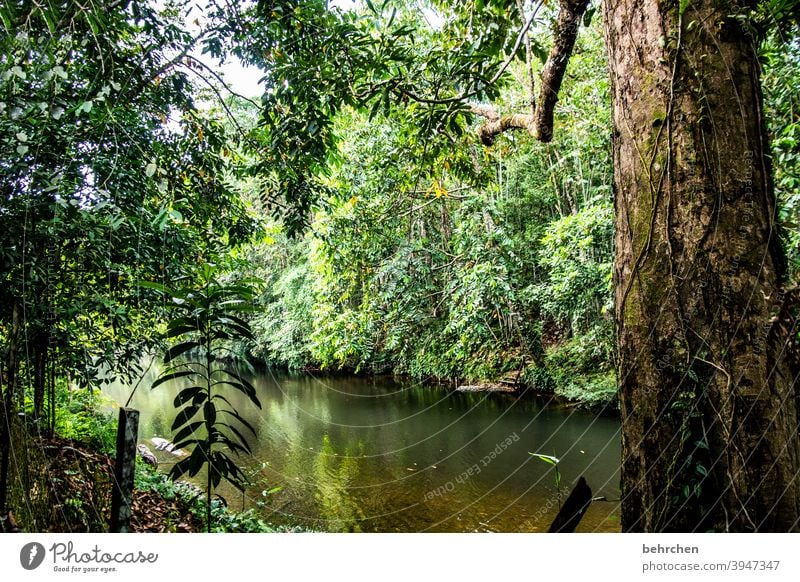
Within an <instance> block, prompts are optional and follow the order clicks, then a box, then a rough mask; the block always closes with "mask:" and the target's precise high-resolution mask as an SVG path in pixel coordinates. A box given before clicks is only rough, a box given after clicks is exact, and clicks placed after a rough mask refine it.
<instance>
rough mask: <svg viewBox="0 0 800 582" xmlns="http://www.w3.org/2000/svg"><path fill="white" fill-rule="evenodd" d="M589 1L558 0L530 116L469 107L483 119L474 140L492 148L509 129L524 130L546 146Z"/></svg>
mask: <svg viewBox="0 0 800 582" xmlns="http://www.w3.org/2000/svg"><path fill="white" fill-rule="evenodd" d="M588 5H589V0H560V1H559V12H558V20H557V21H556V30H555V39H554V40H553V47H552V48H551V49H550V54H549V55H548V56H547V62H546V63H545V65H544V68H543V69H542V74H541V81H540V84H539V86H540V89H539V99H538V103H537V104H536V107H535V109H534V111H533V113H532V114H528V115H525V114H518V113H515V114H510V115H500V113H498V112H497V111H496V110H495V109H493V108H492V107H490V106H487V105H476V104H470V108H469V109H470V112H471V113H473V114H474V115H478V116H480V117H485V118H486V120H487V121H486V123H484V124H483V125H481V126H480V127H479V128H478V137H480V139H481V142H483V143H484V144H485V145H492V144H493V143H494V140H495V139H496V138H497V136H498V135H499V134H501V133H503V132H505V131H508V130H511V129H524V130H526V131H527V132H528V133H530V134H531V135H532V136H533V137H534V138H536V139H538V140H539V141H541V142H544V143H547V142H549V141H551V140H552V139H553V112H554V110H555V106H556V102H557V101H558V92H559V90H560V89H561V83H562V81H563V80H564V73H565V72H566V70H567V64H568V63H569V58H570V56H572V50H573V49H574V48H575V40H576V39H577V38H578V27H579V26H580V23H581V19H582V18H583V14H584V13H585V12H586V8H587V6H588Z"/></svg>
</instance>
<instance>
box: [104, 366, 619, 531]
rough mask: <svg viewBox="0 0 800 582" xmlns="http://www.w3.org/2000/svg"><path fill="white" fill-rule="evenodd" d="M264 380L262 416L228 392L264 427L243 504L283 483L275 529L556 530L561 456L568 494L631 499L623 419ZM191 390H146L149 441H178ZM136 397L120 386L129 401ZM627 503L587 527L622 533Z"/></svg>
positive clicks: (530, 405)
mask: <svg viewBox="0 0 800 582" xmlns="http://www.w3.org/2000/svg"><path fill="white" fill-rule="evenodd" d="M153 373H154V374H155V373H156V371H155V370H154V371H153ZM143 384H144V385H148V383H147V380H145V382H144V383H143ZM253 385H254V386H255V387H256V390H257V391H258V395H259V398H260V399H261V402H262V405H263V407H262V409H261V410H259V409H258V408H256V407H255V406H253V405H252V404H251V403H250V402H249V401H248V400H247V399H246V398H245V397H243V396H242V397H239V395H238V394H236V393H232V394H230V395H228V398H229V399H230V400H231V402H232V403H233V405H234V406H236V407H237V408H238V409H239V412H240V413H241V414H242V416H244V417H245V418H246V419H247V420H248V421H249V422H250V423H251V424H252V425H253V426H254V427H255V428H256V431H257V433H258V436H257V442H254V443H252V444H253V447H252V448H253V455H252V457H251V458H241V459H240V462H241V464H243V465H245V466H247V469H248V474H249V475H251V476H252V481H253V486H252V487H251V488H250V489H248V491H247V492H246V495H245V496H244V499H243V500H242V503H243V504H244V506H245V507H254V506H256V505H257V502H259V501H261V502H263V501H264V499H265V497H264V496H263V495H262V492H263V491H265V490H267V489H270V488H272V487H275V486H280V487H281V490H280V491H279V492H277V493H274V494H272V495H269V496H267V497H266V499H267V500H269V503H268V504H267V505H266V506H264V507H263V508H262V511H263V512H264V513H265V517H266V518H267V519H268V520H269V521H272V522H273V523H291V524H301V525H305V526H308V527H311V528H315V529H321V530H326V531H544V530H546V529H547V526H548V525H549V523H550V521H551V520H552V519H553V517H554V516H555V513H556V512H557V510H558V503H559V496H558V492H557V490H556V485H555V480H554V478H553V471H552V467H550V466H548V465H547V464H545V463H543V462H541V461H539V460H537V459H536V458H534V457H532V456H530V455H529V454H528V453H529V452H537V453H545V454H550V455H554V456H557V457H559V458H560V459H561V461H560V465H559V469H560V471H561V474H562V476H563V484H564V486H566V487H569V486H570V485H571V483H572V482H574V481H575V480H577V478H578V477H579V476H581V475H583V476H584V477H585V478H586V480H587V481H588V482H589V484H590V486H591V487H592V489H593V490H594V495H595V496H603V497H606V498H607V499H609V500H617V499H618V498H619V489H618V481H619V475H618V468H619V454H620V451H619V428H620V427H619V422H618V421H617V420H615V419H613V418H607V417H597V416H595V415H592V414H588V413H585V412H581V411H577V410H574V409H569V408H557V407H546V406H543V404H542V403H541V402H538V401H536V400H534V399H531V398H525V397H523V398H518V397H515V396H510V395H506V394H479V393H467V394H465V393H457V392H453V391H452V390H449V389H442V388H436V387H431V386H424V385H421V384H419V383H414V382H410V381H409V382H398V381H396V380H394V379H392V378H372V379H364V378H353V377H345V378H343V377H337V378H330V377H325V378H314V377H310V376H275V375H273V374H272V373H271V372H266V373H264V374H262V375H260V376H259V377H257V378H254V379H253ZM179 387H180V386H179V385H177V383H176V385H173V386H163V387H159V388H157V389H156V390H154V391H149V390H145V389H142V388H140V389H139V391H137V394H135V395H134V399H133V403H132V405H133V406H134V407H136V408H138V409H139V410H140V411H141V420H140V422H141V426H140V439H142V440H143V439H147V438H152V437H154V436H161V437H166V438H168V437H169V436H170V435H169V434H166V433H165V429H167V428H168V427H169V426H171V424H172V421H173V419H174V416H175V411H174V409H173V406H172V400H173V398H174V396H175V394H176V392H177V390H178V389H179ZM128 393H129V390H128V389H127V388H126V387H123V386H119V385H117V386H112V387H111V388H110V394H111V396H112V397H114V398H115V399H117V401H121V402H124V401H125V400H126V399H127V397H128ZM162 461H164V462H168V461H170V459H169V457H168V456H167V457H164V456H162ZM221 493H222V494H223V496H226V497H227V498H228V499H229V500H231V499H239V498H240V497H239V496H238V495H236V494H235V493H234V491H232V490H226V489H224V488H223V489H222V490H221ZM616 509H617V504H616V503H615V502H597V503H594V504H593V505H592V507H591V508H590V510H589V513H588V514H587V516H586V517H585V518H584V520H583V521H582V523H581V526H580V530H581V531H616V530H618V529H619V524H618V519H617V513H616Z"/></svg>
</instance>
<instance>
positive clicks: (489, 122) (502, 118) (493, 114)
mask: <svg viewBox="0 0 800 582" xmlns="http://www.w3.org/2000/svg"><path fill="white" fill-rule="evenodd" d="M469 110H470V112H471V113H473V114H474V115H478V116H480V117H485V118H486V123H484V124H483V125H481V126H480V127H479V128H478V137H479V138H481V142H483V145H486V146H490V145H492V144H493V143H494V140H495V138H496V137H497V136H498V135H499V134H501V133H503V132H504V131H508V130H510V129H524V130H525V131H527V132H528V133H530V134H531V135H533V131H534V128H533V119H534V118H533V116H532V115H524V114H521V113H512V114H511V115H500V114H499V113H498V112H497V111H496V110H495V109H493V108H492V107H490V106H489V105H475V104H470V106H469Z"/></svg>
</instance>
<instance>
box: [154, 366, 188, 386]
mask: <svg viewBox="0 0 800 582" xmlns="http://www.w3.org/2000/svg"><path fill="white" fill-rule="evenodd" d="M194 374H196V372H195V371H194V370H182V371H180V372H174V373H172V374H167V375H166V376H161V377H159V378H158V379H157V380H156V381H155V382H153V383H152V384H151V385H150V389H151V390H152V389H154V388H157V387H158V386H161V385H162V384H164V383H165V382H169V381H171V380H177V379H178V378H185V377H186V376H193V375H194Z"/></svg>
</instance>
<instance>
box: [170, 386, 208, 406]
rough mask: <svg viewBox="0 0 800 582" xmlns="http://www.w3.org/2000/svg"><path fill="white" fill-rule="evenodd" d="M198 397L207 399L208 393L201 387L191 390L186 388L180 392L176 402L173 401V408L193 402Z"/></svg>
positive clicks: (194, 387)
mask: <svg viewBox="0 0 800 582" xmlns="http://www.w3.org/2000/svg"><path fill="white" fill-rule="evenodd" d="M196 396H202V397H204V398H205V396H206V391H205V389H204V388H202V387H200V386H192V387H191V388H186V389H184V390H181V391H180V392H178V395H177V396H175V400H174V401H173V403H172V404H173V406H175V408H177V407H178V406H182V405H184V404H186V403H187V402H189V401H190V400H193V399H194V398H195V397H196Z"/></svg>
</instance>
